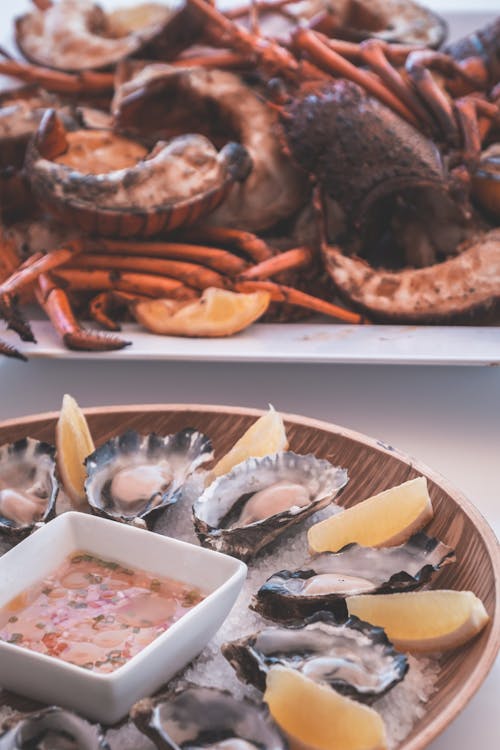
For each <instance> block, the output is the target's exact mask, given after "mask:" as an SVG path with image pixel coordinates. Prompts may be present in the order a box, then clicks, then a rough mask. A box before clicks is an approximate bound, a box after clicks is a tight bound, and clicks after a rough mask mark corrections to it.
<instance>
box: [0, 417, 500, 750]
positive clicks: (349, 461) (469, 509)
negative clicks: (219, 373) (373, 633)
mask: <svg viewBox="0 0 500 750" xmlns="http://www.w3.org/2000/svg"><path fill="white" fill-rule="evenodd" d="M85 413H86V415H87V418H88V421H89V425H90V429H91V432H92V435H93V436H94V439H95V441H96V443H101V442H104V441H105V440H107V439H108V438H110V437H111V436H113V435H116V434H118V433H120V432H123V431H125V430H126V429H135V430H138V431H140V432H158V433H160V434H167V433H169V432H175V431H176V430H179V429H181V428H183V427H187V426H191V427H195V428H197V429H199V430H201V431H203V432H205V433H206V434H208V435H209V436H210V437H211V439H212V441H213V444H214V448H215V454H216V457H219V456H221V455H222V454H223V453H224V452H226V451H227V450H228V449H229V448H230V447H231V446H232V445H233V443H234V442H235V441H236V440H237V439H238V438H239V437H240V435H241V434H242V433H243V432H244V431H245V430H246V429H247V428H248V427H249V426H250V424H251V423H252V422H253V421H254V420H255V418H256V417H259V416H261V414H262V413H263V412H261V411H258V410H256V409H243V408H233V407H225V406H205V405H196V404H194V405H184V404H159V405H145V406H123V407H109V408H108V407H105V408H96V409H87V410H85ZM57 417H58V414H57V413H49V414H39V415H34V416H29V417H25V418H23V419H17V420H10V421H8V422H3V423H0V445H1V444H2V443H5V442H11V441H14V440H17V439H19V438H21V437H25V436H28V435H29V436H31V437H35V438H38V439H41V440H47V441H48V442H52V443H53V442H54V428H55V423H56V420H57ZM284 418H285V420H286V427H287V434H288V436H289V440H290V448H291V450H294V451H296V452H297V453H314V454H315V455H316V456H318V457H321V458H326V459H329V460H330V461H332V462H333V463H335V464H338V465H339V466H343V467H345V468H347V469H348V471H349V477H350V479H349V483H348V485H347V487H346V489H345V490H344V492H343V493H342V495H341V497H340V499H339V502H340V504H341V505H345V506H349V505H353V504H355V503H356V502H358V501H359V500H363V499H364V498H366V497H369V496H370V495H373V494H374V493H376V492H380V491H381V490H384V489H387V488H389V487H393V486H394V485H396V484H400V483H401V482H404V481H406V480H408V479H411V478H412V477H415V476H418V475H421V474H423V475H424V476H426V477H427V479H428V484H429V492H430V495H431V498H432V502H433V505H434V510H435V516H434V519H433V521H432V523H431V524H430V525H429V527H428V529H426V531H428V533H430V534H432V535H434V536H437V537H439V539H441V540H442V541H444V542H446V544H449V545H450V546H452V547H454V548H455V550H456V554H457V562H456V564H455V565H449V566H446V567H445V568H444V570H443V571H442V572H441V573H439V575H438V576H437V577H436V579H435V580H434V583H433V587H435V588H453V589H470V590H472V591H473V592H474V593H475V594H477V596H479V597H480V598H481V599H482V601H483V602H484V605H485V607H486V609H487V611H488V614H489V615H490V617H491V621H490V623H489V625H488V627H487V628H486V629H485V630H484V631H483V633H482V634H481V635H480V636H479V637H478V638H476V639H475V640H474V641H472V642H471V643H470V644H468V645H466V646H464V647H463V648H460V649H456V650H454V651H451V652H449V653H448V654H446V655H445V656H444V657H443V658H442V659H441V671H440V674H439V677H438V681H437V690H436V692H435V693H434V694H433V696H432V697H431V698H430V700H429V702H428V703H427V710H426V712H425V715H424V716H423V717H422V719H420V720H419V721H418V722H417V723H416V724H415V726H414V728H413V731H412V732H411V734H410V735H409V736H408V737H407V738H406V739H405V740H404V741H403V742H402V743H400V745H398V748H397V750H422V749H423V748H424V747H426V746H427V745H428V744H429V743H430V742H431V740H433V739H434V738H435V737H436V736H437V735H438V734H439V733H440V732H441V731H442V730H443V729H444V728H445V727H446V726H447V725H448V724H449V723H450V721H452V719H453V718H454V717H455V716H456V715H457V714H458V713H459V712H460V711H461V710H462V709H463V708H464V706H465V705H466V703H467V702H468V701H469V700H470V699H471V697H472V696H473V694H474V693H475V692H476V690H477V689H478V687H479V686H480V684H481V683H482V681H483V680H484V678H485V677H486V675H487V674H488V671H489V670H490V668H491V666H492V664H493V662H494V660H495V657H496V654H497V652H498V649H499V647H500V551H499V546H498V542H497V541H496V539H495V535H494V534H493V532H492V530H491V529H490V527H489V526H488V524H487V523H486V521H485V520H484V519H483V517H482V516H481V515H480V513H479V512H478V511H477V510H476V508H475V507H474V506H473V505H471V503H470V502H469V501H468V500H466V498H465V497H464V496H463V495H462V494H461V493H460V492H458V491H457V490H455V489H454V488H453V487H451V486H450V485H449V484H448V483H447V482H446V481H445V480H444V479H443V478H442V477H440V476H439V475H438V474H436V473H434V472H433V471H431V470H430V469H428V468H427V467H426V466H424V465H422V464H420V463H418V462H416V461H413V460H412V459H410V458H409V457H408V456H405V455H403V454H401V453H399V452H398V451H396V450H394V449H393V448H392V447H391V446H388V445H384V444H382V443H380V442H378V441H376V440H372V439H370V438H368V437H365V436H364V435H361V434H359V433H356V432H353V431H350V430H346V429H344V428H342V427H338V426H336V425H333V424H329V423H326V422H320V421H317V420H313V419H307V418H305V417H300V416H296V415H291V414H285V415H284Z"/></svg>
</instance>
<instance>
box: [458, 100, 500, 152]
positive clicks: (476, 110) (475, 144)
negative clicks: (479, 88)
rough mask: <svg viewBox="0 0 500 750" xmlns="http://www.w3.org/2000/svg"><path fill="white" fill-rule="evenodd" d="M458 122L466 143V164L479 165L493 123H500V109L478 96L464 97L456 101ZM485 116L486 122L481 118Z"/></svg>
mask: <svg viewBox="0 0 500 750" xmlns="http://www.w3.org/2000/svg"><path fill="white" fill-rule="evenodd" d="M455 108H456V110H457V116H458V120H459V122H460V126H461V130H462V136H463V141H464V156H463V160H464V162H465V164H470V165H472V166H476V165H477V161H478V159H479V156H480V153H481V147H482V142H483V138H484V137H485V136H486V135H487V133H488V131H489V129H490V127H491V124H492V121H493V120H495V119H497V120H498V122H499V123H500V107H498V106H497V105H496V104H492V103H491V102H487V101H485V100H484V99H481V98H480V97H478V96H473V95H470V96H463V97H461V98H460V99H457V100H456V101H455ZM480 115H483V118H485V119H484V120H483V119H482V118H481V117H480Z"/></svg>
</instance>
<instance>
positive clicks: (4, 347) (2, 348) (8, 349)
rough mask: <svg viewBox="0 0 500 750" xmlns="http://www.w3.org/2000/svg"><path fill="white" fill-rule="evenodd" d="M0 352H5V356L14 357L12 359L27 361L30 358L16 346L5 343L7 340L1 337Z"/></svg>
mask: <svg viewBox="0 0 500 750" xmlns="http://www.w3.org/2000/svg"><path fill="white" fill-rule="evenodd" d="M0 354H3V355H4V356H5V357H12V359H20V360H22V361H23V362H27V361H28V358H27V357H25V356H24V354H21V352H20V351H18V350H17V349H16V348H15V347H14V346H11V345H10V344H7V343H5V341H2V340H1V339H0Z"/></svg>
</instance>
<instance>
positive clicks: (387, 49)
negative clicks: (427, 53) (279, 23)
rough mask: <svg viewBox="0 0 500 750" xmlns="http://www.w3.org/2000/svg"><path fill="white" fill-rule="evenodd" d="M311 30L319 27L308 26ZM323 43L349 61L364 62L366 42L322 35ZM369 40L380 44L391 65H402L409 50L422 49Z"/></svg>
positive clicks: (318, 30)
mask: <svg viewBox="0 0 500 750" xmlns="http://www.w3.org/2000/svg"><path fill="white" fill-rule="evenodd" d="M309 28H311V29H312V30H313V31H317V32H320V31H321V30H320V29H315V28H314V26H311V25H310V26H309ZM323 41H324V42H325V44H327V45H328V47H330V49H333V50H334V51H335V52H338V53H339V55H342V57H347V58H348V59H349V60H350V61H351V62H356V63H362V62H364V52H363V45H364V44H366V43H367V42H366V41H365V42H348V41H346V40H345V39H332V38H331V37H323ZM369 41H375V42H376V43H377V44H379V45H380V46H381V48H382V49H383V51H384V56H385V57H386V58H387V60H389V61H390V62H391V63H392V64H393V65H404V63H405V61H406V58H407V57H408V55H409V54H410V52H417V51H418V50H421V49H423V48H422V47H416V46H414V45H409V44H396V43H394V44H393V43H391V44H388V43H387V42H383V41H382V40H380V39H374V40H369Z"/></svg>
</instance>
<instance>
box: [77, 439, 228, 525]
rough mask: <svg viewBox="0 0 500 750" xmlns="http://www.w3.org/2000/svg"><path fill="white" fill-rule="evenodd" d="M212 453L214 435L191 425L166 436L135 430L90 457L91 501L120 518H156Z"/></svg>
mask: <svg viewBox="0 0 500 750" xmlns="http://www.w3.org/2000/svg"><path fill="white" fill-rule="evenodd" d="M212 457H213V454H212V444H211V442H210V440H209V438H207V437H206V435H203V434H202V433H201V432H197V431H196V430H194V429H192V428H190V427H188V428H186V429H184V430H181V431H180V432H177V433H175V434H174V435H167V436H166V437H161V436H159V435H155V434H150V435H140V434H139V433H137V432H134V431H132V430H130V431H128V432H126V433H124V434H123V435H119V436H118V437H114V438H112V439H111V440H108V442H107V443H104V445H101V446H100V447H99V448H97V449H96V450H95V451H94V452H93V453H92V454H91V455H90V456H88V457H87V458H86V460H85V466H86V469H87V479H86V481H85V490H86V492H87V498H88V501H89V504H90V505H91V507H92V508H93V509H94V510H95V511H96V512H97V513H100V514H102V515H104V516H107V517H109V518H113V519H115V520H119V521H124V522H128V523H131V522H133V521H136V519H144V522H146V520H153V518H154V517H155V516H156V515H157V514H159V513H160V512H161V511H162V510H164V509H165V508H167V507H168V506H169V505H172V504H173V503H175V502H177V500H179V498H180V497H181V495H182V490H183V487H184V485H185V483H186V481H187V480H188V479H189V477H190V476H191V475H192V474H193V473H194V472H195V471H196V470H197V469H198V468H199V467H200V466H201V465H202V464H204V463H206V462H207V461H210V460H211V458H212Z"/></svg>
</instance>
